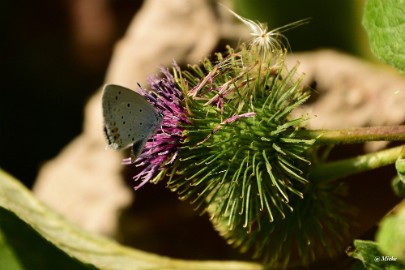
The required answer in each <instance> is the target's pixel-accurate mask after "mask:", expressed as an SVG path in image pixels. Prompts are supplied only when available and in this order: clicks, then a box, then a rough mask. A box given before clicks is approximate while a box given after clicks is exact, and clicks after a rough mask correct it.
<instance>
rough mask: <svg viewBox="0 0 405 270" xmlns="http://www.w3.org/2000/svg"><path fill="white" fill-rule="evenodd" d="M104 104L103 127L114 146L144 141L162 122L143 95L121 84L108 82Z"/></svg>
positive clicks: (122, 146)
mask: <svg viewBox="0 0 405 270" xmlns="http://www.w3.org/2000/svg"><path fill="white" fill-rule="evenodd" d="M102 106H103V116H104V131H105V134H106V136H107V139H108V143H109V145H110V146H111V148H113V149H115V150H120V149H123V148H126V147H128V146H129V145H131V144H133V143H136V142H138V143H139V142H142V143H141V145H144V144H145V143H144V142H146V140H147V138H148V136H149V135H150V134H151V133H153V132H154V131H155V129H156V128H157V127H158V126H159V125H160V122H161V116H160V115H159V113H158V112H157V111H156V110H155V108H154V107H153V106H152V105H151V104H149V102H147V101H146V99H145V98H144V97H143V96H142V95H140V94H138V93H136V92H134V91H132V90H130V89H128V88H125V87H122V86H118V85H113V84H109V85H106V86H105V87H104V91H103V99H102Z"/></svg>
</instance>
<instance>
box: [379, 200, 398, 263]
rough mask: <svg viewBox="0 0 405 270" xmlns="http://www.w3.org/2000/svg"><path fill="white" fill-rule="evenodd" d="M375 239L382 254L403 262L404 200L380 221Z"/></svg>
mask: <svg viewBox="0 0 405 270" xmlns="http://www.w3.org/2000/svg"><path fill="white" fill-rule="evenodd" d="M376 241H377V243H378V244H379V247H380V250H381V251H382V252H383V253H384V254H387V255H389V256H394V257H395V258H398V260H400V261H402V262H403V263H405V201H403V202H402V203H401V204H400V205H398V206H397V207H396V209H395V210H394V211H393V213H392V214H390V215H388V216H386V217H385V218H384V219H383V220H382V221H381V223H380V228H379V230H378V232H377V235H376Z"/></svg>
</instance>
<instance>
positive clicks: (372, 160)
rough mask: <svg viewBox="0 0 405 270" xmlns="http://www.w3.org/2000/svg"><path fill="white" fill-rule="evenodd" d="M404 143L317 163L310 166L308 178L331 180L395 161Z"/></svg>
mask: <svg viewBox="0 0 405 270" xmlns="http://www.w3.org/2000/svg"><path fill="white" fill-rule="evenodd" d="M404 147H405V145H402V146H397V147H393V148H390V149H386V150H382V151H378V152H374V153H370V154H365V155H361V156H357V157H354V158H348V159H344V160H339V161H334V162H329V163H324V164H319V165H316V166H314V167H313V168H311V172H310V179H311V180H315V181H331V180H335V179H338V178H342V177H345V176H349V175H352V174H355V173H360V172H364V171H368V170H372V169H376V168H379V167H382V166H386V165H389V164H393V163H395V161H396V160H397V158H398V157H399V156H400V154H401V151H402V150H403V149H404Z"/></svg>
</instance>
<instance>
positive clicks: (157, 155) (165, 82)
mask: <svg viewBox="0 0 405 270" xmlns="http://www.w3.org/2000/svg"><path fill="white" fill-rule="evenodd" d="M161 72H162V74H163V75H164V77H163V78H158V77H156V76H153V77H150V78H149V79H148V83H149V85H150V87H151V88H152V91H150V90H146V89H142V88H140V89H138V92H139V93H140V94H142V95H143V96H144V97H145V98H146V99H147V100H148V101H149V102H150V103H151V104H152V105H153V106H154V107H155V109H156V110H157V111H158V112H159V113H160V114H161V115H162V116H163V120H162V123H161V127H160V128H159V129H158V130H157V131H156V133H155V135H154V136H152V137H151V138H150V139H149V140H148V141H147V142H146V144H145V148H144V150H143V152H142V154H141V155H140V156H139V157H138V158H137V159H136V160H135V162H132V158H126V159H124V160H123V163H124V164H132V163H134V164H135V166H137V167H140V166H143V168H142V170H141V171H140V172H139V173H138V174H136V175H135V176H134V177H133V179H134V180H135V181H141V182H140V183H139V184H138V185H136V186H135V190H137V189H139V188H141V187H142V186H143V185H144V184H146V183H147V182H150V181H152V180H153V179H154V177H155V176H156V175H157V174H158V173H159V172H160V171H161V170H162V169H163V168H164V167H165V166H168V165H171V164H172V163H173V161H174V160H175V159H176V157H177V154H178V151H179V147H180V145H181V143H182V142H183V140H184V138H185V137H184V136H183V128H182V125H183V124H187V123H189V120H188V118H187V115H188V112H187V110H186V107H185V105H184V97H183V94H182V92H181V91H180V90H179V89H178V87H177V84H176V82H175V81H174V78H173V75H172V74H171V73H170V72H169V71H168V70H167V69H164V68H162V69H161Z"/></svg>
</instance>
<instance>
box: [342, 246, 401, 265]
mask: <svg viewBox="0 0 405 270" xmlns="http://www.w3.org/2000/svg"><path fill="white" fill-rule="evenodd" d="M354 247H355V250H353V251H350V252H348V255H349V256H351V257H353V258H356V259H358V260H360V261H361V262H362V263H363V265H364V267H365V268H366V269H372V270H383V269H384V270H386V269H389V270H400V269H404V267H405V265H403V264H401V263H400V262H399V261H398V260H396V261H395V258H392V256H386V255H384V254H382V253H381V252H380V251H379V249H378V245H377V244H376V243H375V242H372V241H364V240H354Z"/></svg>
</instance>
